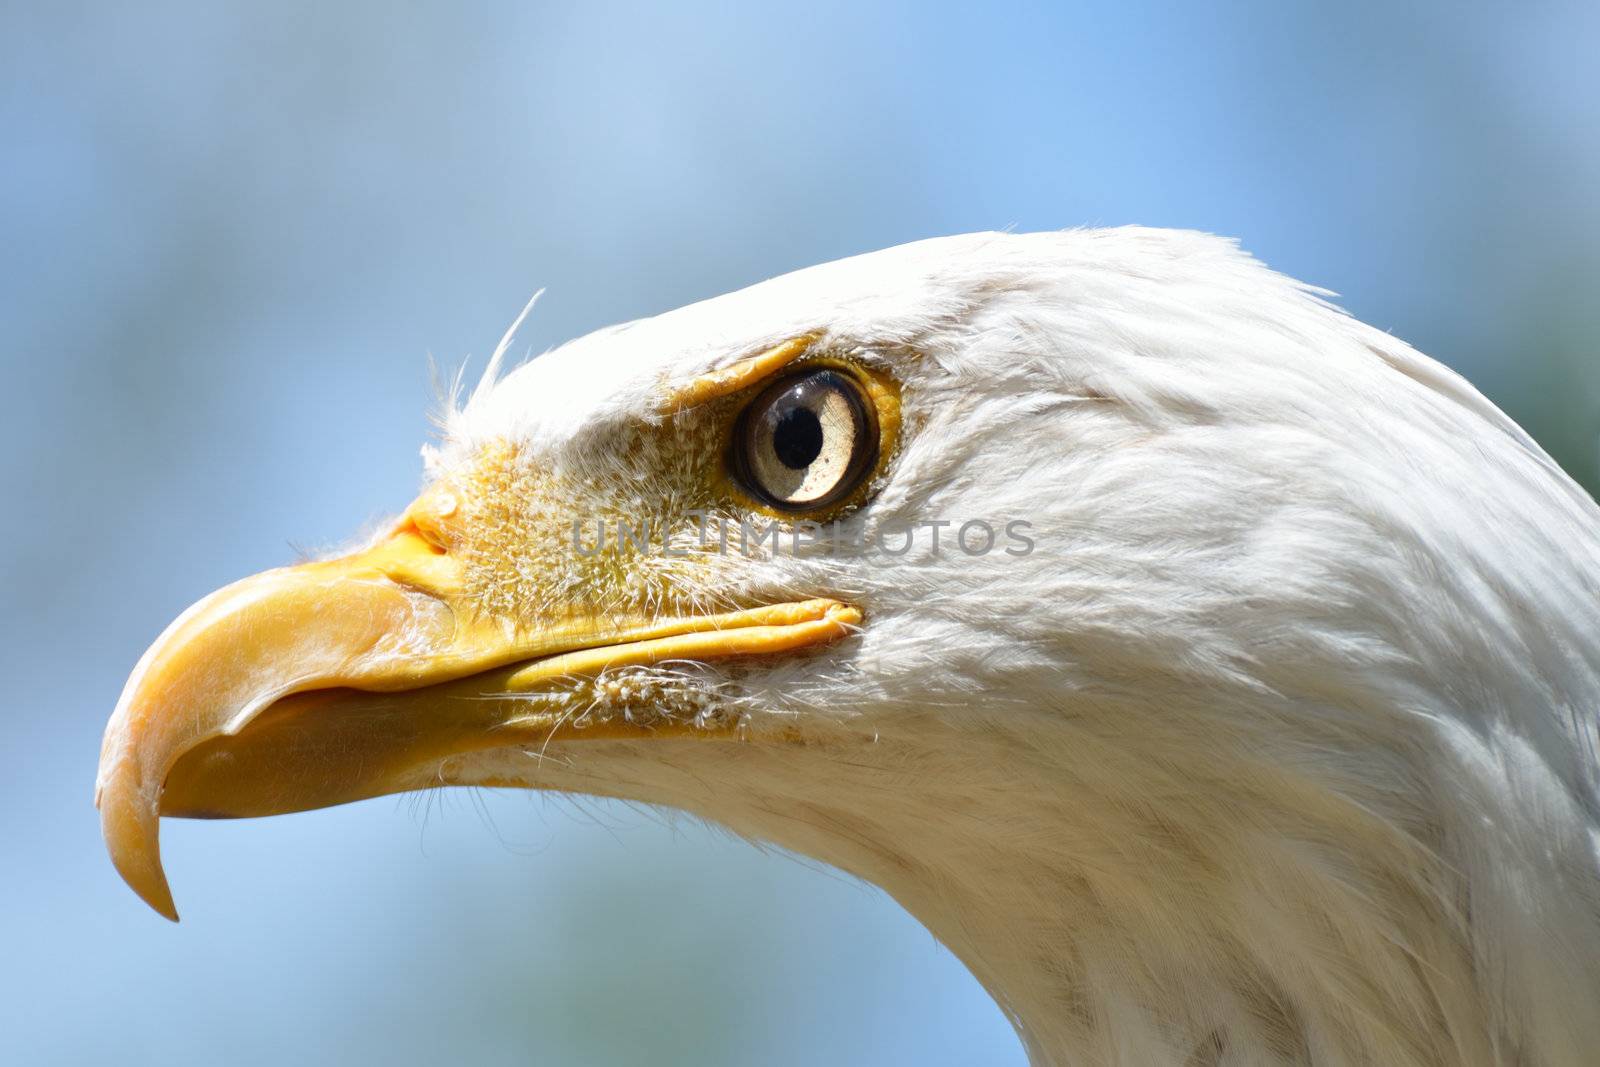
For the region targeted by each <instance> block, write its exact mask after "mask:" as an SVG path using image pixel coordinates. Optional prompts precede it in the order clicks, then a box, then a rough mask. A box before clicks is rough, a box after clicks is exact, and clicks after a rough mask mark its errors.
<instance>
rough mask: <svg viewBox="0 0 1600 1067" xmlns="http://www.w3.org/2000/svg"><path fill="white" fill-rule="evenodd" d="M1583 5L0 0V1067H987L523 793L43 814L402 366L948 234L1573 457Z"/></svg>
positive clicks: (881, 901)
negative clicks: (107, 814)
mask: <svg viewBox="0 0 1600 1067" xmlns="http://www.w3.org/2000/svg"><path fill="white" fill-rule="evenodd" d="M1597 54H1600V6H1597V5H1595V4H1593V3H1590V2H1569V3H1537V4H1525V5H1494V6H1491V5H1478V4H1462V3H1417V4H1405V5H1399V4H1389V3H1352V2H1347V3H1341V4H1337V5H1328V4H1324V5H1302V4H1296V5H1288V4H1281V3H1275V2H1267V0H1262V2H1257V3H1232V4H1177V3H1174V4H1147V3H1128V2H1117V3H1099V4H1065V3H1063V4H1054V5H1043V4H1040V5H1016V6H1011V5H977V4H965V5H955V4H941V3H925V4H915V5H913V4H829V3H810V4H806V5H795V6H774V5H757V4H748V5H734V4H699V3H676V4H671V5H665V4H664V5H628V4H606V3H586V4H581V5H580V4H570V5H541V4H511V3H500V4H496V3H489V4H474V5H466V4H413V5H404V6H403V7H402V6H401V5H392V4H379V3H345V4H338V5H330V4H322V3H311V2H302V0H279V2H276V3H273V4H270V5H266V4H261V5H245V4H240V3H233V4H227V3H206V4H201V3H196V4H192V5H180V4H160V3H156V4H138V5H132V4H115V5H114V4H109V3H106V4H80V3H61V4H51V5H46V4H30V5H24V4H7V5H3V6H0V249H3V250H4V251H3V255H0V359H3V361H4V381H5V385H6V390H5V393H4V403H5V420H4V429H5V433H6V436H7V437H8V439H9V446H8V447H7V448H6V449H4V467H3V470H0V474H3V478H4V481H3V483H0V489H3V493H4V496H3V499H4V500H5V501H6V502H7V504H8V505H9V514H8V516H7V519H6V521H5V523H4V524H3V525H4V533H3V534H0V536H3V537H4V548H5V551H4V552H3V553H0V567H3V568H4V582H5V586H4V589H5V594H6V606H7V609H6V618H7V621H6V625H5V638H4V640H3V641H0V667H3V668H4V673H3V677H4V678H5V679H6V680H7V687H6V688H7V691H8V698H7V701H6V707H5V711H4V713H3V714H4V719H3V720H0V723H3V725H0V738H3V750H4V752H5V753H6V754H7V757H8V759H7V761H6V763H7V773H6V774H5V775H4V776H3V777H0V810H3V811H4V815H3V816H0V828H3V832H4V834H5V836H6V838H7V840H6V842H5V843H6V846H7V848H6V853H7V859H6V860H5V861H4V868H3V870H4V876H3V877H0V944H3V951H0V1061H3V1062H7V1063H29V1064H32V1063H68V1064H76V1063H88V1062H101V1061H106V1060H115V1061H116V1062H120V1063H126V1064H144V1063H151V1064H156V1063H162V1064H170V1063H178V1062H213V1063H215V1062H227V1063H234V1064H274V1065H275V1064H279V1063H283V1062H295V1063H307V1064H334V1063H340V1064H347V1063H366V1062H371V1063H384V1064H399V1065H407V1064H424V1063H428V1064H432V1063H440V1062H451V1063H456V1062H468V1063H478V1064H529V1063H532V1064H551V1065H557V1064H576V1063H585V1064H618V1065H624V1064H628V1065H631V1064H658V1063H675V1062H695V1063H703V1064H730V1065H732V1064H752V1063H761V1064H773V1065H787V1064H811V1063H828V1064H861V1065H867V1064H873V1065H880V1064H895V1063H904V1064H966V1063H985V1064H989V1063H995V1064H1018V1063H1020V1062H1021V1053H1020V1050H1019V1048H1018V1046H1017V1043H1016V1040H1015V1038H1014V1037H1013V1036H1012V1034H1011V1032H1010V1029H1009V1027H1008V1025H1007V1024H1006V1022H1005V1020H1004V1019H1003V1018H1002V1017H1001V1016H1000V1013H999V1011H998V1010H997V1009H996V1008H995V1007H994V1005H993V1004H992V1003H991V1002H990V1001H989V1000H988V998H987V997H986V996H985V995H984V993H983V992H982V990H980V989H979V988H978V987H977V986H976V984H975V983H974V982H973V981H972V980H971V979H970V978H969V977H968V976H967V975H966V974H965V973H964V971H963V970H962V969H961V967H960V966H959V965H958V964H957V963H956V962H955V961H954V960H953V959H952V958H951V957H950V956H949V955H948V953H946V952H944V950H943V949H941V948H940V947H939V946H938V945H937V944H935V943H934V941H933V939H932V938H931V937H930V936H929V935H928V934H927V933H926V932H924V931H923V930H922V929H921V927H919V926H918V925H917V924H916V923H915V922H914V921H913V920H911V919H910V918H909V917H907V916H906V915H904V914H903V913H901V912H900V911H899V910H898V909H897V908H896V907H895V906H894V905H893V904H891V903H890V902H889V901H888V900H887V899H886V898H884V897H883V896H882V895H881V894H880V893H878V892H877V891H875V890H873V889H871V888H869V887H865V886H862V885H860V884H858V883H855V882H853V881H851V880H850V879H848V878H845V877H843V876H841V875H839V874H837V873H835V872H832V871H829V870H826V869H821V868H819V867H816V866H812V865H808V864H806V863H804V862H801V861H797V860H795V859H793V858H790V857H785V856H781V855H776V854H771V853H765V852H762V851H759V850H757V849H754V848H751V847H750V846H748V845H745V844H743V843H740V842H736V841H733V840H731V839H729V838H727V837H726V836H724V835H721V834H719V833H717V832H715V831H713V830H710V829H707V828H704V827H701V826H698V825H695V824H692V823H689V822H686V821H674V820H673V819H671V818H670V817H668V816H665V815H663V814H661V813H655V812H649V811H640V810H634V809H631V808H627V807H624V806H618V805H607V804H599V803H595V802H583V801H571V800H560V799H552V798H539V797H530V796H525V795H518V794H512V795H473V794H466V793H458V794H450V795H445V796H437V795H436V796H432V797H430V798H427V799H426V800H423V801H415V800H407V799H401V800H394V799H389V800H378V801H371V802H368V803H365V804H360V805H355V806H353V807H349V808H343V809H338V810H333V811H325V812H317V813H312V814H307V815H299V816H293V817H288V818H282V819H275V820H266V821H262V822H241V823H186V822H169V823H168V824H167V825H166V828H165V831H164V841H165V852H166V855H167V860H168V868H169V873H170V875H171V877H172V882H173V885H174V887H175V891H176V893H177V897H178V901H179V905H180V907H181V908H182V909H183V912H184V916H185V921H184V923H183V925H181V926H179V927H171V926H169V925H168V924H166V923H165V922H163V921H162V920H160V919H158V918H157V917H156V916H155V915H154V914H153V913H151V912H150V911H148V910H147V909H145V908H144V906H143V905H142V904H140V903H139V902H138V901H137V900H136V899H135V898H134V897H133V895H132V894H131V893H129V892H128V891H127V890H126V889H124V887H123V886H122V884H121V883H120V881H119V880H118V879H117V877H116V875H115V874H114V873H113V872H112V870H111V868H110V865H109V863H108V862H107V861H106V859H105V856H104V851H103V848H102V846H101V843H100V837H99V828H98V822H97V819H96V817H95V813H94V810H93V808H92V805H91V792H92V781H93V777H94V769H95V761H96V757H97V754H98V746H99V737H100V731H101V728H102V726H103V724H104V721H105V718H106V716H107V714H108V713H109V712H110V710H111V707H112V705H113V704H114V702H115V699H116V695H117V693H118V691H119V689H120V687H121V684H122V681H123V679H124V677H125V676H126V674H127V672H128V670H129V668H130V667H131V666H132V664H133V662H134V661H135V659H136V658H137V657H138V655H139V653H140V652H141V651H142V650H143V648H144V647H145V646H146V644H148V642H149V641H150V640H151V639H152V638H154V636H155V635H156V634H157V633H158V632H159V631H160V630H161V628H162V627H163V626H164V625H165V624H166V622H167V621H168V620H169V619H171V618H172V617H173V616H174V615H175V614H176V613H177V612H178V611H180V610H181V609H182V608H183V607H184V606H185V605H187V604H188V603H189V602H191V601H192V600H194V599H196V598H197V597H199V596H200V595H202V594H203V593H205V592H207V591H209V590H211V589H212V588H214V587H216V586H218V585H220V584H222V583H224V582H226V581H229V580H231V579H233V578H236V577H239V576H241V575H243V574H245V573H248V572H251V571H255V570H258V569H261V568H264V567H268V566H272V565H276V564H279V563H282V562H285V561H286V560H288V559H289V558H291V557H292V556H293V554H294V551H295V546H309V547H315V546H319V545H324V544H328V543H332V542H337V541H340V540H343V539H344V538H346V537H347V536H348V535H349V534H350V533H351V532H353V531H355V530H356V529H357V528H359V527H361V526H363V524H366V523H368V522H369V521H371V520H373V519H375V518H376V517H378V516H381V515H383V514H386V513H389V512H392V511H394V510H397V509H398V508H400V507H402V506H403V505H404V504H405V503H406V502H407V501H408V500H409V498H410V496H411V495H412V493H413V492H414V490H415V488H416V486H417V484H418V479H419V473H420V468H419V462H418V459H417V447H418V445H419V444H420V443H421V442H422V441H423V440H424V439H425V437H426V435H427V433H428V430H429V427H428V423H427V420H426V412H427V410H428V407H429V405H430V403H431V400H432V394H431V391H430V386H429V377H428V369H427V366H428V365H427V360H428V357H429V354H430V353H431V354H432V355H433V356H434V357H436V358H437V359H439V360H440V361H441V362H443V363H445V364H453V363H455V362H457V361H459V360H460V359H462V358H464V357H466V356H468V355H476V356H477V357H478V359H479V361H480V365H481V359H482V357H483V356H484V355H485V354H486V353H487V351H488V350H489V349H490V348H492V347H493V344H494V342H495V340H496V339H497V338H498V337H499V334H500V332H501V331H502V330H503V329H504V327H505V326H506V324H507V323H508V322H509V321H510V319H511V318H512V316H513V315H514V314H515V313H516V311H517V310H518V309H519V308H520V307H521V306H522V303H523V301H524V300H525V299H526V298H527V296H528V294H529V293H530V292H532V291H533V290H534V289H536V288H539V287H542V286H548V287H549V293H548V295H547V296H546V298H545V299H544V301H543V302H542V303H541V304H540V306H539V310H538V312H537V314H536V315H535V317H534V319H533V321H532V322H531V324H530V328H529V329H528V330H527V331H526V338H527V339H528V341H529V342H530V343H531V344H532V346H533V347H534V348H535V349H538V348H543V347H545V346H547V345H549V344H553V343H555V342H558V341H560V340H562V339H564V338H567V337H570V336H572V335H575V334H578V333H582V332H584V331H587V330H590V329H592V328H594V327H597V326H600V325H604V324H606V323H610V322H614V321H618V320H622V319H628V318H633V317H637V316H640V315H648V314H652V313H655V312H658V311H662V310H666V309H668V308H671V307H674V306H676V305H679V304H682V303H685V302H688V301H692V300H696V299H699V298H702V297H707V296H712V295H715V294H717V293H719V292H722V291H725V290H728V289H731V288H735V287H738V286H742V285H745V284H748V283H750V282H754V281H757V280H760V279H762V278H765V277H768V276H770V275H773V274H776V273H780V272H782V271H785V270H789V269H791V268H795V267H800V266H804V265H807V264H810V263H814V262H819V261H823V260H828V259H833V258H836V257H839V256H844V255H848V254H851V253H855V252H861V251H866V250H869V249H873V248H878V247H881V246H885V245H891V244H896V243H899V242H902V241H907V240H912V239H915V238H920V237H926V236H931V235H936V234H944V233H952V232H957V231H964V230H974V229H989V228H998V227H1015V228H1017V229H1022V230H1030V229H1047V228H1056V227H1063V226H1076V225H1100V224H1106V225H1110V224H1118V223H1127V222H1141V223H1146V224H1151V225H1162V226H1186V227H1196V228H1200V229H1205V230H1211V231H1216V232H1220V233H1226V234H1231V235H1236V236H1238V237H1240V238H1242V239H1243V241H1244V244H1245V246H1246V247H1247V248H1249V249H1251V250H1252V251H1254V252H1255V253H1257V254H1258V255H1260V256H1261V257H1262V258H1264V259H1265V260H1267V261H1268V262H1269V263H1271V264H1272V265H1274V266H1275V267H1278V268H1280V269H1282V270H1285V271H1287V272H1289V273H1292V274H1295V275H1297V276H1299V277H1302V278H1304V279H1306V280H1307V281H1311V282H1315V283H1317V284H1320V285H1324V286H1327V287H1328V288H1331V289H1334V290H1337V291H1338V292H1340V293H1341V294H1342V301H1343V303H1344V304H1345V305H1346V306H1347V307H1349V308H1350V309H1351V310H1352V311H1353V312H1355V313H1356V314H1358V315H1360V316H1361V317H1363V318H1365V319H1367V320H1369V321H1371V322H1374V323H1375V324H1377V325H1379V326H1381V327H1384V328H1386V329H1390V330H1392V331H1393V332H1395V333H1396V334H1398V335H1400V336H1401V337H1404V338H1405V339H1407V340H1409V341H1411V342H1413V343H1414V344H1417V345H1418V346H1419V347H1421V348H1422V349H1423V350H1424V351H1427V352H1429V353H1430V354H1433V355H1435V356H1437V357H1439V358H1441V359H1443V360H1445V361H1447V362H1449V363H1451V364H1452V365H1454V366H1456V367H1457V368H1459V369H1460V370H1462V371H1463V372H1464V373H1466V374H1467V375H1468V376H1469V377H1471V378H1472V379H1473V380H1474V381H1476V382H1477V383H1478V384H1479V385H1480V387H1481V388H1483V389H1484V390H1485V391H1486V392H1488V393H1489V394H1490V395H1491V396H1492V397H1494V398H1495V399H1496V400H1497V401H1499V402H1500V403H1501V404H1502V405H1503V406H1505V407H1507V408H1508V410H1510V411H1511V412H1512V413H1513V414H1514V415H1516V416H1517V417H1518V418H1520V419H1522V420H1523V421H1524V422H1525V423H1526V424H1527V425H1528V426H1529V428H1530V429H1531V430H1532V431H1533V432H1534V433H1535V434H1536V436H1538V437H1540V439H1541V440H1543V441H1544V442H1545V443H1546V445H1547V446H1548V447H1550V448H1551V449H1552V450H1553V451H1554V452H1555V453H1556V454H1557V456H1558V458H1560V459H1561V460H1562V462H1563V463H1565V464H1566V465H1567V466H1568V468H1569V469H1570V470H1572V471H1574V473H1576V474H1578V475H1579V476H1580V477H1582V478H1584V479H1585V480H1586V481H1587V483H1588V484H1589V485H1590V486H1591V487H1593V486H1594V485H1595V480H1596V474H1597V471H1600V448H1597V430H1600V354H1597V340H1600V310H1597V309H1600V300H1597V299H1596V296H1595V291H1596V284H1595V283H1596V279H1597V277H1600V197H1597V196H1596V195H1595V190H1596V189H1597V188H1600V64H1596V63H1595V62H1594V56H1595V55H1597Z"/></svg>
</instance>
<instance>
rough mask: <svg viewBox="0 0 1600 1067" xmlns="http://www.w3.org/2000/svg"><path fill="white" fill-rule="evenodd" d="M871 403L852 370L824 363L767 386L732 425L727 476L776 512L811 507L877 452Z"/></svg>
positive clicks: (854, 478) (860, 471)
mask: <svg viewBox="0 0 1600 1067" xmlns="http://www.w3.org/2000/svg"><path fill="white" fill-rule="evenodd" d="M876 422H877V420H876V419H875V417H874V412H873V406H872V404H871V403H869V402H868V400H867V397H866V396H865V394H864V392H863V390H862V387H861V385H860V383H859V382H857V381H856V380H855V378H854V377H853V376H851V375H850V374H848V373H847V372H845V371H841V370H836V369H833V368H831V367H826V368H811V369H807V370H802V371H800V372H797V373H794V374H790V375H787V376H785V377H783V378H780V379H778V380H777V381H775V382H773V383H772V384H771V385H769V386H767V387H766V388H765V389H763V390H762V391H761V393H760V394H758V395H757V396H756V398H755V399H754V400H752V401H751V402H750V404H749V405H748V406H747V407H746V408H745V409H744V411H743V412H742V413H741V414H740V416H739V422H738V425H737V426H736V428H735V430H734V441H733V449H732V456H731V459H732V465H733V472H734V476H735V478H736V479H737V480H738V481H739V483H740V484H741V485H742V486H743V487H744V488H745V490H746V491H748V492H749V493H750V494H751V495H752V496H754V497H755V498H756V499H757V500H759V501H760V502H761V503H763V504H765V505H767V506H768V507H771V508H774V509H776V510H778V511H785V512H802V511H816V510H818V509H821V508H826V507H828V506H830V505H833V504H837V503H839V502H841V501H842V500H844V499H845V498H846V497H848V496H849V495H850V494H851V493H852V492H853V491H854V490H855V489H856V488H857V487H859V486H860V484H861V482H862V480H863V479H864V478H865V477H866V475H867V473H868V472H869V471H870V470H871V469H872V464H873V460H874V459H875V458H876V456H877V452H878V428H877V425H876Z"/></svg>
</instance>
